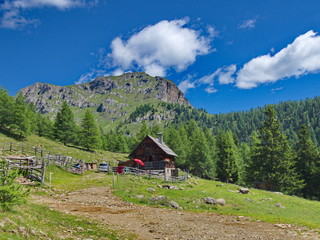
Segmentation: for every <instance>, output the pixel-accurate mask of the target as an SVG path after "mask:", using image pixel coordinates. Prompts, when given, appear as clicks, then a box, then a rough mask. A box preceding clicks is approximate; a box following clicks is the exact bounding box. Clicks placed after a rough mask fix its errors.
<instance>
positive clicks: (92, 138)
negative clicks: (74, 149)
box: [79, 109, 102, 151]
mask: <svg viewBox="0 0 320 240" xmlns="http://www.w3.org/2000/svg"><path fill="white" fill-rule="evenodd" d="M79 142H80V145H81V146H83V147H84V148H85V149H86V150H87V151H90V150H93V149H95V148H101V143H102V142H101V137H100V131H99V128H98V126H97V125H96V123H95V120H94V117H93V115H92V114H91V112H90V110H89V109H87V110H86V112H85V114H84V117H83V119H82V122H81V129H80V139H79Z"/></svg>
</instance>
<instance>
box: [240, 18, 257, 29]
mask: <svg viewBox="0 0 320 240" xmlns="http://www.w3.org/2000/svg"><path fill="white" fill-rule="evenodd" d="M256 22H257V19H247V20H244V21H243V22H242V23H241V24H240V25H239V28H241V29H251V28H255V27H256Z"/></svg>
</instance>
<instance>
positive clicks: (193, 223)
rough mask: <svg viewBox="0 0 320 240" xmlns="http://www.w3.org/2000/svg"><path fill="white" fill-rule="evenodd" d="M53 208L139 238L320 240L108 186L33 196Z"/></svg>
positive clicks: (285, 227)
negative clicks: (150, 201)
mask: <svg viewBox="0 0 320 240" xmlns="http://www.w3.org/2000/svg"><path fill="white" fill-rule="evenodd" d="M33 198H34V200H35V201H37V202H41V203H44V204H46V205H48V206H50V207H51V208H53V209H55V210H58V211H62V212H65V213H71V214H75V215H81V216H86V217H89V218H92V219H95V220H99V221H100V222H102V223H105V224H108V225H110V227H111V228H113V229H115V230H119V231H124V232H128V233H134V234H136V235H138V236H139V238H140V239H145V240H150V239H162V240H165V239H167V240H169V239H170V240H179V239H183V240H187V239H188V240H191V239H194V240H199V239H279V240H280V239H281V240H283V239H320V238H319V237H318V235H316V234H315V233H314V232H311V231H305V230H303V229H297V228H294V227H292V226H290V225H278V226H276V225H274V224H269V223H264V222H251V221H250V220H249V219H248V218H246V217H235V216H225V215H219V214H216V213H191V212H186V211H182V210H173V209H172V210H171V209H164V208H157V207H149V206H140V205H135V204H132V203H128V202H123V201H122V200H121V199H119V198H118V197H116V196H114V195H113V194H112V192H111V190H110V188H108V187H99V188H87V189H83V190H79V191H76V192H72V193H69V194H67V195H53V196H52V197H43V196H33Z"/></svg>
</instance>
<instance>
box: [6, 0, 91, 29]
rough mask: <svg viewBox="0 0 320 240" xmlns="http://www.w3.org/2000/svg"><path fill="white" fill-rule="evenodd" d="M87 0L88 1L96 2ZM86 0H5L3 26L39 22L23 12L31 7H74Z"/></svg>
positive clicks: (63, 8)
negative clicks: (27, 17)
mask: <svg viewBox="0 0 320 240" xmlns="http://www.w3.org/2000/svg"><path fill="white" fill-rule="evenodd" d="M95 1H96V0H95ZM95 1H87V2H91V3H92V2H95ZM86 4H87V3H86V1H85V0H4V1H3V3H2V4H0V13H1V12H2V17H1V19H0V27H1V28H9V29H19V28H23V27H24V26H26V25H35V24H37V23H39V21H38V20H37V19H26V18H25V17H24V16H23V12H24V10H26V9H31V8H43V7H54V8H58V9H59V10H65V9H69V8H73V7H81V6H85V5H86Z"/></svg>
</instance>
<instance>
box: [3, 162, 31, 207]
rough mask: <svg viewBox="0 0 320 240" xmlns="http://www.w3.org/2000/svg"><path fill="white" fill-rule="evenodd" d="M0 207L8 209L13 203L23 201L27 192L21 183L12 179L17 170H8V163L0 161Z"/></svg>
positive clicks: (14, 177)
mask: <svg viewBox="0 0 320 240" xmlns="http://www.w3.org/2000/svg"><path fill="white" fill-rule="evenodd" d="M0 170H1V171H0V209H1V210H2V211H10V210H12V207H13V206H14V205H18V204H21V203H24V202H25V199H26V197H27V196H28V194H29V191H28V190H24V189H23V187H22V186H21V185H19V184H18V183H16V182H15V181H14V180H15V179H16V178H17V176H18V173H17V171H12V170H9V167H8V163H7V162H6V161H2V162H1V163H0Z"/></svg>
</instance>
